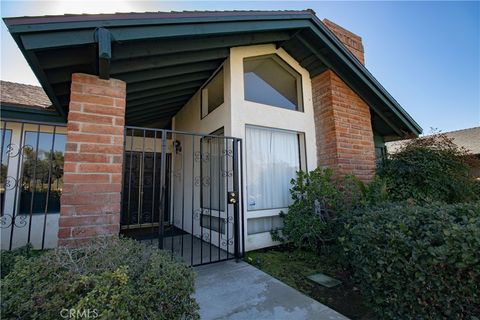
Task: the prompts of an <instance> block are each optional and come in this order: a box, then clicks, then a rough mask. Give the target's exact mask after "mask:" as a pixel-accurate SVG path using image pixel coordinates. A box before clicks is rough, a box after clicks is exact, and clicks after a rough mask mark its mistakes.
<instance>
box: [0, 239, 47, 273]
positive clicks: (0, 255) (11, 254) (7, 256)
mask: <svg viewBox="0 0 480 320" xmlns="http://www.w3.org/2000/svg"><path fill="white" fill-rule="evenodd" d="M44 252H45V251H42V250H35V249H34V248H33V246H32V245H30V244H28V245H26V246H23V247H20V248H17V249H14V250H2V251H0V263H1V266H0V274H1V276H0V278H1V279H3V278H5V277H6V276H7V274H9V273H10V271H12V270H13V266H14V265H15V263H16V261H17V258H18V257H24V258H33V257H37V256H39V255H41V254H43V253H44Z"/></svg>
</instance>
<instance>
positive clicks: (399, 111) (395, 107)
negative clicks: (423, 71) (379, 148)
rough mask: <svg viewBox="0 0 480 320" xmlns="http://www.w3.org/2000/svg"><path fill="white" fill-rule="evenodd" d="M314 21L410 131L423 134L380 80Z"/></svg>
mask: <svg viewBox="0 0 480 320" xmlns="http://www.w3.org/2000/svg"><path fill="white" fill-rule="evenodd" d="M313 20H314V21H315V22H316V24H317V26H318V28H320V29H322V31H323V32H324V33H326V34H329V35H330V37H329V38H330V39H324V40H325V41H328V40H330V41H333V43H334V44H335V49H336V51H337V52H338V51H340V52H342V54H338V56H339V57H341V58H342V59H344V60H345V62H346V63H348V64H349V65H350V66H351V67H352V69H353V70H354V71H355V72H356V73H357V75H359V76H360V77H361V78H362V80H364V81H365V83H367V84H368V85H369V86H370V87H371V88H372V89H373V90H375V91H376V92H377V93H378V94H379V95H380V96H381V97H382V100H384V102H385V103H386V104H387V105H389V106H391V109H392V111H394V112H395V114H396V115H397V116H399V117H402V118H404V120H406V123H407V124H408V125H409V127H410V129H411V130H412V131H413V132H416V133H417V134H420V133H422V131H423V130H422V127H420V125H419V124H418V123H417V122H416V121H415V120H413V118H412V117H411V116H410V115H409V114H408V113H407V112H406V111H405V109H403V108H402V106H400V104H399V103H398V102H397V101H396V100H395V99H394V98H393V97H392V96H391V95H390V93H388V91H387V90H386V89H385V88H384V87H383V86H382V85H381V84H380V82H378V80H377V79H376V78H375V77H374V76H373V75H372V74H371V73H370V71H368V69H367V68H365V66H364V65H362V64H361V63H360V61H358V59H357V58H356V57H355V56H354V55H353V54H352V53H351V52H350V51H349V50H347V48H345V46H344V45H343V44H342V43H341V42H340V41H339V40H338V38H337V37H335V36H334V35H333V33H332V32H331V31H330V30H329V29H328V28H327V27H326V26H325V25H324V24H323V23H322V22H321V21H320V20H319V19H318V18H317V17H316V16H315V15H313ZM317 35H318V36H319V37H322V34H321V33H318V32H317Z"/></svg>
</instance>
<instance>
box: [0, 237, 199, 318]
mask: <svg viewBox="0 0 480 320" xmlns="http://www.w3.org/2000/svg"><path fill="white" fill-rule="evenodd" d="M1 290H2V302H1V308H2V317H3V318H4V319H17V318H21V319H58V318H61V314H60V313H61V312H63V314H65V313H66V312H69V311H71V310H73V311H74V312H77V314H80V315H81V314H82V313H83V315H85V312H90V315H91V316H92V317H94V318H96V319H198V305H197V304H196V302H195V300H194V298H192V294H193V292H194V273H193V271H192V270H191V269H190V268H189V267H187V266H186V265H184V264H182V263H179V262H177V261H174V260H173V258H172V257H171V255H170V254H168V253H165V252H162V251H159V250H158V249H156V248H154V247H151V246H146V245H144V244H141V243H139V242H136V241H134V240H128V239H122V238H120V239H118V238H105V239H99V240H98V241H96V242H93V243H92V244H91V245H89V246H88V247H85V248H82V249H57V250H52V251H50V252H47V253H45V254H44V255H42V256H39V257H37V258H31V259H27V258H24V257H21V256H20V257H17V259H16V264H15V266H14V270H13V271H11V272H10V273H9V274H8V275H7V276H6V277H5V278H4V279H3V280H2V283H1ZM62 310H63V311H62Z"/></svg>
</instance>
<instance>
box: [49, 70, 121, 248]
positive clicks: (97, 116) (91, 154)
mask: <svg viewBox="0 0 480 320" xmlns="http://www.w3.org/2000/svg"><path fill="white" fill-rule="evenodd" d="M125 89H126V88H125V83H124V82H123V81H120V80H116V79H110V80H101V79H99V78H98V77H97V76H93V75H88V74H81V73H76V74H73V75H72V86H71V94H70V106H69V107H70V109H69V114H68V127H67V144H66V147H65V164H64V176H63V193H62V197H61V210H60V220H59V231H58V239H59V243H58V244H59V246H68V247H74V246H79V245H82V244H83V243H85V242H87V241H88V240H89V239H91V238H94V237H97V236H104V235H118V233H119V230H120V205H121V204H120V202H121V198H120V195H121V190H122V159H123V148H124V144H123V140H124V130H125V128H124V125H125V95H126V90H125Z"/></svg>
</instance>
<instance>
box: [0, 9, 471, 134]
mask: <svg viewBox="0 0 480 320" xmlns="http://www.w3.org/2000/svg"><path fill="white" fill-rule="evenodd" d="M306 8H311V9H313V10H314V11H315V12H316V14H317V16H318V17H319V18H321V19H323V18H328V19H329V20H332V21H334V22H336V23H337V24H340V25H342V26H343V27H345V28H347V29H349V30H351V31H352V32H354V33H356V34H358V35H360V36H361V37H362V39H363V44H364V47H365V61H366V66H367V68H368V69H369V70H370V72H372V74H373V75H374V76H375V77H376V78H377V79H378V80H379V81H380V83H382V84H383V86H384V87H385V88H386V89H387V90H388V91H389V92H390V93H391V94H392V95H393V97H395V99H396V100H397V101H398V102H399V103H400V104H401V105H402V106H403V107H404V109H405V110H407V112H409V113H410V115H411V116H412V117H413V118H414V119H415V120H416V121H417V122H418V123H419V124H420V125H421V126H422V127H423V129H424V132H425V133H428V132H430V128H437V129H439V130H441V131H451V130H457V129H462V128H468V127H474V126H479V125H480V2H478V1H474V2H444V1H441V2H432V1H426V2H403V1H397V2H383V1H382V2H379V1H373V2H360V1H355V2H350V1H349V2H323V1H322V2H320V1H308V2H300V1H262V2H260V1H255V2H249V1H242V2H240V1H229V2H225V1H214V2H207V1H188V2H187V1H176V2H163V1H162V2H160V1H121V0H117V1H99V0H97V1H92V0H84V1H3V0H2V2H1V16H2V17H7V16H22V15H45V14H63V13H99V12H102V13H109V12H115V11H118V12H126V11H127V12H130V11H139V12H141V11H169V10H234V9H245V10H246V9H252V10H283V9H306ZM0 76H1V79H2V80H10V81H16V82H23V83H31V84H38V82H37V81H36V79H35V76H34V75H33V73H32V72H31V71H30V69H29V67H28V65H27V64H26V62H25V60H24V59H23V56H21V53H20V51H19V50H18V48H17V47H16V45H15V43H14V42H13V40H12V39H11V37H10V35H9V34H8V31H7V30H6V27H5V25H4V24H3V23H2V30H1V73H0Z"/></svg>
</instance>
